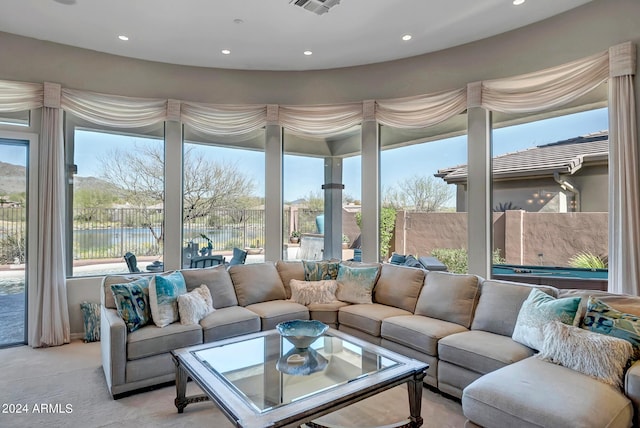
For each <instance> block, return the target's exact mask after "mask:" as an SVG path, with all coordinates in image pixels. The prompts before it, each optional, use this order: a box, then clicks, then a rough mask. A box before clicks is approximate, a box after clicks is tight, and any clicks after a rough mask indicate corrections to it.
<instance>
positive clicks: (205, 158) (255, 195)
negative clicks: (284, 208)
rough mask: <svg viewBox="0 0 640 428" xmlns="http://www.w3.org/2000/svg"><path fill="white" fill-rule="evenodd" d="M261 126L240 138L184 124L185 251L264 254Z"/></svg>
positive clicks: (185, 259) (254, 257)
mask: <svg viewBox="0 0 640 428" xmlns="http://www.w3.org/2000/svg"><path fill="white" fill-rule="evenodd" d="M264 142H265V137H264V130H261V131H259V132H257V133H255V134H254V135H252V138H250V139H247V140H243V141H237V140H236V141H231V142H230V141H228V140H227V139H225V138H224V137H216V136H210V135H202V134H200V133H197V132H195V131H192V130H190V129H189V127H186V126H185V137H184V149H183V150H184V152H183V225H182V227H183V241H184V242H183V244H184V247H183V257H182V264H183V266H185V267H188V265H189V259H191V258H192V257H195V256H199V255H205V254H221V255H223V256H225V257H226V259H227V260H229V259H230V258H231V256H232V252H233V249H234V248H240V249H245V250H246V251H247V252H248V254H249V255H248V257H247V260H246V262H252V261H253V262H257V261H263V260H264V244H265V210H264V194H265V178H264V177H265V154H264V145H265V143H264Z"/></svg>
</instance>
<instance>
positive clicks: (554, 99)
mask: <svg viewBox="0 0 640 428" xmlns="http://www.w3.org/2000/svg"><path fill="white" fill-rule="evenodd" d="M608 77H609V55H608V53H607V52H606V51H605V52H602V53H599V54H596V55H592V56H590V57H587V58H583V59H579V60H577V61H573V62H570V63H567V64H563V65H560V66H557V67H553V68H548V69H546V70H541V71H537V72H534V73H528V74H523V75H520V76H515V77H508V78H505V79H496V80H485V81H483V82H482V103H481V106H482V107H484V108H486V109H488V110H492V111H498V112H502V113H533V112H538V111H542V110H547V109H551V108H554V107H559V106H562V105H564V104H567V103H569V102H571V101H573V100H575V99H576V98H578V97H580V96H582V95H584V94H586V93H587V92H589V91H591V90H592V89H595V88H596V87H597V86H598V85H600V84H601V83H602V82H604V81H606V80H607V78H608Z"/></svg>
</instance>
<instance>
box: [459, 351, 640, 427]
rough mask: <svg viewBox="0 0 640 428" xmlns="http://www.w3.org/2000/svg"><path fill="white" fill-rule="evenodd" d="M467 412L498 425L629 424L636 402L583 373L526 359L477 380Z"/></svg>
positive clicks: (467, 397)
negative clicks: (633, 404)
mask: <svg viewBox="0 0 640 428" xmlns="http://www.w3.org/2000/svg"><path fill="white" fill-rule="evenodd" d="M462 411H463V413H464V415H465V416H466V417H467V418H468V419H469V420H470V421H472V422H474V423H475V424H478V425H480V426H483V427H485V428H492V427H538V428H539V427H553V428H562V427H567V428H568V427H584V428H586V427H593V428H596V427H608V428H614V427H629V426H631V420H632V415H633V410H632V405H631V402H630V401H629V399H628V398H627V397H625V396H624V395H623V394H622V393H621V392H619V391H618V390H616V389H615V388H612V387H611V386H609V385H606V384H604V383H602V382H599V381H597V380H595V379H592V378H590V377H589V376H585V375H583V374H581V373H578V372H576V371H573V370H571V369H568V368H566V367H562V366H559V365H556V364H553V363H548V362H545V361H542V360H540V359H538V358H535V357H533V358H526V359H524V360H522V361H519V362H517V363H514V364H511V365H509V366H507V367H504V368H502V369H500V370H496V371H494V372H492V373H489V374H487V375H485V376H482V377H481V378H479V379H477V380H476V381H474V382H473V383H471V384H470V385H469V386H467V387H466V388H465V389H464V392H463V394H462Z"/></svg>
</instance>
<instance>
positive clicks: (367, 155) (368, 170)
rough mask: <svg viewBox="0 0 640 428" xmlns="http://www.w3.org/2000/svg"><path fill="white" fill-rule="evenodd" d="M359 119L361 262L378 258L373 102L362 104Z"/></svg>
mask: <svg viewBox="0 0 640 428" xmlns="http://www.w3.org/2000/svg"><path fill="white" fill-rule="evenodd" d="M363 111H364V121H363V122H362V135H361V138H362V149H361V150H362V157H361V159H362V189H361V191H362V224H361V227H360V231H361V233H362V245H361V247H362V261H363V262H378V261H379V260H380V141H379V132H378V123H377V122H376V121H375V103H374V101H364V103H363Z"/></svg>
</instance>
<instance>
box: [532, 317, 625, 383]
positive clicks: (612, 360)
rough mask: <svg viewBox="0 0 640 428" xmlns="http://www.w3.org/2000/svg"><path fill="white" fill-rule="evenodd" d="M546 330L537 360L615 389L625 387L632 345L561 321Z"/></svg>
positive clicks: (551, 324)
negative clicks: (569, 370) (623, 384)
mask: <svg viewBox="0 0 640 428" xmlns="http://www.w3.org/2000/svg"><path fill="white" fill-rule="evenodd" d="M543 331H544V340H543V343H542V349H541V351H540V353H539V354H538V355H537V358H540V359H542V360H544V361H549V362H552V363H555V364H560V365H561V366H564V367H567V368H570V369H572V370H575V371H578V372H580V373H584V374H586V375H587V376H591V377H592V378H594V379H597V380H599V381H601V382H604V383H606V384H609V385H612V386H614V387H616V388H621V387H622V378H623V376H624V371H625V369H626V367H627V363H628V361H629V358H631V356H632V354H633V347H632V346H631V344H630V343H629V342H627V341H626V340H623V339H618V338H617V337H613V336H607V335H604V334H599V333H594V332H591V331H588V330H583V329H581V328H578V327H574V326H570V325H566V324H563V323H561V322H559V321H552V322H550V323H547V324H546V325H545V326H544V330H543Z"/></svg>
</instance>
